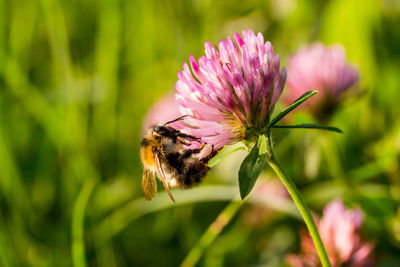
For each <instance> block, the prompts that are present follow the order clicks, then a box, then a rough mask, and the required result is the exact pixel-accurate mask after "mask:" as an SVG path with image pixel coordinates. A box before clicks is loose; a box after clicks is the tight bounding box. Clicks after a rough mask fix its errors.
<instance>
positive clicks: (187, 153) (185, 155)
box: [179, 148, 203, 159]
mask: <svg viewBox="0 0 400 267" xmlns="http://www.w3.org/2000/svg"><path fill="white" fill-rule="evenodd" d="M202 149H203V148H196V149H187V150H185V152H184V153H183V154H181V156H180V157H179V158H181V159H186V158H188V157H190V156H191V155H193V154H197V153H200V152H201V150H202Z"/></svg>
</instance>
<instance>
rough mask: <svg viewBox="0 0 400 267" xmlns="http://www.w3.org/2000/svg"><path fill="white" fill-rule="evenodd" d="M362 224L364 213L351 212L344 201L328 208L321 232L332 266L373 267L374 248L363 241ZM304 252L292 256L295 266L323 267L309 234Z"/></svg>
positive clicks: (303, 239)
mask: <svg viewBox="0 0 400 267" xmlns="http://www.w3.org/2000/svg"><path fill="white" fill-rule="evenodd" d="M362 222H363V214H362V212H361V210H360V209H358V208H356V209H353V210H348V209H346V207H345V206H344V204H343V202H342V201H341V200H334V201H333V202H331V203H330V204H328V205H327V206H326V207H325V209H324V212H323V217H322V219H321V220H320V222H319V226H318V229H319V232H320V235H321V238H322V241H323V242H324V245H325V248H326V250H327V253H328V256H329V259H330V262H331V263H332V266H335V267H338V266H349V267H367V266H373V264H374V260H373V258H372V256H371V253H372V250H373V248H374V245H373V244H372V243H367V242H364V241H363V240H362V238H361V235H360V228H361V224H362ZM301 250H302V251H301V254H300V255H289V257H288V262H289V264H291V266H295V267H311V266H319V265H318V264H319V260H318V256H317V252H316V250H315V247H314V244H313V242H312V240H311V237H310V236H309V235H307V234H303V235H302V237H301Z"/></svg>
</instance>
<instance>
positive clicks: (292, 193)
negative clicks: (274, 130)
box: [267, 132, 332, 267]
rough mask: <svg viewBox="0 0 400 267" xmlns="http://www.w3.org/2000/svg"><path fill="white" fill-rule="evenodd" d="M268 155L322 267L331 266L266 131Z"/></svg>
mask: <svg viewBox="0 0 400 267" xmlns="http://www.w3.org/2000/svg"><path fill="white" fill-rule="evenodd" d="M268 154H269V155H268V157H267V162H268V164H269V166H271V168H272V169H273V170H274V171H275V173H276V175H278V177H279V178H280V179H281V180H282V182H283V184H284V185H285V187H286V189H287V190H288V192H289V194H290V196H291V197H292V199H293V201H294V203H295V204H296V206H297V208H298V209H299V211H300V213H301V216H302V217H303V219H304V222H305V223H306V225H307V228H308V231H309V232H310V234H311V237H312V239H313V241H314V245H315V247H316V248H317V253H318V256H319V259H320V261H321V263H322V266H323V267H332V265H331V263H330V261H329V258H328V254H327V253H326V250H325V247H324V244H323V243H322V240H321V237H320V235H319V232H318V228H317V226H316V225H315V223H314V220H313V218H312V216H311V213H310V210H309V209H308V207H307V205H306V204H305V203H304V201H303V199H302V198H301V196H300V192H299V190H298V189H297V187H296V185H295V184H294V183H293V181H292V180H291V179H290V178H289V177H288V176H287V175H286V173H285V172H284V170H283V169H282V167H281V166H280V165H279V162H278V160H277V159H276V157H275V155H274V152H273V150H272V144H271V137H270V134H269V132H268Z"/></svg>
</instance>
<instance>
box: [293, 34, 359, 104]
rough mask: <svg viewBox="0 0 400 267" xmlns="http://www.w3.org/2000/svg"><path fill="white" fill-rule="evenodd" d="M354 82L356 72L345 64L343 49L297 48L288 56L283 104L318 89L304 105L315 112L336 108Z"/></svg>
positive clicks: (322, 45)
mask: <svg viewBox="0 0 400 267" xmlns="http://www.w3.org/2000/svg"><path fill="white" fill-rule="evenodd" d="M358 79H359V75H358V71H357V70H356V69H355V68H354V67H353V66H351V65H350V64H349V63H348V62H347V60H346V52H345V50H344V48H343V46H341V45H333V46H325V45H324V44H322V43H319V42H317V43H314V44H312V45H310V46H306V47H302V48H300V50H299V51H298V52H297V53H296V54H294V55H293V56H291V57H290V59H289V61H288V78H287V85H288V87H289V88H290V90H288V91H287V94H286V96H285V101H286V102H292V101H293V100H295V99H296V98H297V97H299V96H301V95H302V94H303V93H305V92H306V91H309V90H318V91H319V94H318V95H317V96H316V97H315V98H314V99H313V101H310V102H308V103H307V105H309V106H313V107H317V108H318V109H319V108H324V106H325V108H326V106H328V105H329V106H332V105H337V104H338V102H339V101H340V100H341V97H342V95H343V93H344V92H346V91H347V90H348V89H349V88H351V87H352V86H353V85H354V84H355V83H356V82H357V81H358Z"/></svg>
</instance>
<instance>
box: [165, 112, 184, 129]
mask: <svg viewBox="0 0 400 267" xmlns="http://www.w3.org/2000/svg"><path fill="white" fill-rule="evenodd" d="M185 117H187V115H183V116H180V117H178V118H176V119H174V120H172V121H169V122H166V123H164V126H166V125H167V124H170V123H173V122H176V121H180V120H183V119H184V118H185Z"/></svg>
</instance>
